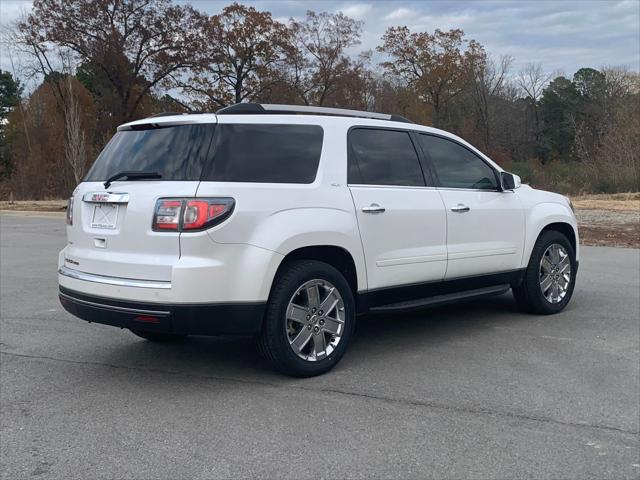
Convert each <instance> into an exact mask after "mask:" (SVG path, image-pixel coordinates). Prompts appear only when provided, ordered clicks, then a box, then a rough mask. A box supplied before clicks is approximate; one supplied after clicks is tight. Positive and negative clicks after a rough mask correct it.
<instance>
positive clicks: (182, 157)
mask: <svg viewBox="0 0 640 480" xmlns="http://www.w3.org/2000/svg"><path fill="white" fill-rule="evenodd" d="M214 129H215V124H207V123H198V124H192V125H175V126H168V127H162V128H151V129H145V130H123V131H119V132H117V133H116V134H115V135H114V136H113V138H112V139H111V141H110V142H109V143H108V144H107V146H106V147H105V148H104V150H102V153H100V155H99V156H98V158H97V159H96V161H95V163H94V164H93V166H92V167H91V169H90V170H89V173H88V174H87V176H86V178H85V181H87V182H100V181H105V180H106V179H107V178H109V177H110V176H112V175H114V174H116V173H118V172H122V171H149V172H157V173H159V174H160V175H161V176H162V180H195V181H197V180H200V174H201V173H202V167H203V165H204V163H205V161H206V157H207V151H208V149H209V144H210V143H211V138H212V136H213V131H214Z"/></svg>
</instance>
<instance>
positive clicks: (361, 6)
mask: <svg viewBox="0 0 640 480" xmlns="http://www.w3.org/2000/svg"><path fill="white" fill-rule="evenodd" d="M372 9H373V5H371V4H368V3H355V4H353V5H348V6H346V7H343V8H339V9H338V11H339V12H342V13H344V14H345V15H346V16H347V17H351V18H355V19H356V20H362V18H363V17H364V16H366V15H367V14H368V13H369V12H370V11H371V10H372Z"/></svg>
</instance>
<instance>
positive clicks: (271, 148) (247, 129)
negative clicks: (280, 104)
mask: <svg viewBox="0 0 640 480" xmlns="http://www.w3.org/2000/svg"><path fill="white" fill-rule="evenodd" d="M322 138H323V130H322V128H321V127H319V126H317V125H276V124H271V125H259V124H219V125H218V127H217V131H216V134H215V138H214V142H213V148H212V150H213V158H212V160H211V162H210V167H209V171H208V172H206V173H205V174H204V177H203V180H208V181H216V182H258V183H313V181H314V180H315V178H316V173H317V171H318V164H319V163H320V154H321V153H322Z"/></svg>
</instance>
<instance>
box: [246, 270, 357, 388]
mask: <svg viewBox="0 0 640 480" xmlns="http://www.w3.org/2000/svg"><path fill="white" fill-rule="evenodd" d="M354 325H355V302H354V300H353V293H352V291H351V288H350V287H349V284H348V283H347V281H346V280H345V278H344V276H343V275H342V274H341V273H340V272H339V271H338V270H336V269H335V268H334V267H332V266H331V265H328V264H326V263H323V262H318V261H315V260H301V261H296V262H293V263H291V264H290V265H288V266H287V267H286V270H285V271H284V272H283V273H282V274H281V275H279V276H278V278H277V279H276V280H275V283H274V285H273V288H272V291H271V295H270V296H269V302H268V304H267V311H266V314H265V321H264V326H263V331H262V334H261V336H260V339H259V345H260V350H261V351H262V353H263V355H264V356H265V357H266V358H267V360H269V362H270V363H271V364H272V365H273V366H274V367H275V368H276V369H277V370H279V371H280V372H282V373H284V374H287V375H291V376H296V377H312V376H315V375H320V374H322V373H325V372H327V371H328V370H330V369H331V368H333V367H334V366H335V365H336V364H337V363H338V361H339V360H340V358H342V355H344V352H345V350H346V349H347V345H348V344H349V341H350V339H351V335H352V334H353V329H354Z"/></svg>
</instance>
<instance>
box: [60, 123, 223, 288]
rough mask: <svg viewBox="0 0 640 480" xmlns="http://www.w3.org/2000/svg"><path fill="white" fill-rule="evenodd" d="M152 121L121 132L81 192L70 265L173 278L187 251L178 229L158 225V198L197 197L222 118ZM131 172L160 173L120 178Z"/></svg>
mask: <svg viewBox="0 0 640 480" xmlns="http://www.w3.org/2000/svg"><path fill="white" fill-rule="evenodd" d="M158 125H161V126H157V125H156V126H153V125H146V126H140V127H137V128H136V129H135V130H124V131H119V132H117V133H116V135H115V136H114V137H113V138H112V139H111V141H110V142H109V144H108V145H107V146H106V147H105V149H104V150H103V152H102V153H101V154H100V156H99V157H98V159H97V160H96V162H95V163H94V165H93V167H92V168H91V170H90V171H89V173H88V174H87V177H86V180H85V181H84V182H83V183H81V184H80V185H79V186H78V187H77V188H76V190H75V192H74V200H73V202H74V212H73V224H72V225H71V226H69V227H68V231H67V235H68V241H69V244H68V247H67V249H66V253H65V254H66V258H65V266H66V267H67V268H72V269H74V270H79V271H82V272H87V273H95V274H99V275H106V276H114V277H120V278H130V279H144V280H162V281H168V280H170V279H171V268H172V265H173V264H174V263H175V261H176V260H177V259H178V258H179V256H180V242H179V238H180V237H179V235H180V234H179V233H177V232H156V231H153V229H152V221H153V215H154V209H155V205H156V202H157V200H158V199H160V198H166V197H194V196H195V195H196V191H197V188H198V184H199V180H200V175H201V172H202V168H203V165H204V162H205V161H206V157H207V151H208V149H209V146H210V142H211V138H212V135H213V130H214V128H215V124H211V123H208V124H204V123H199V124H189V125H171V124H166V123H164V124H158ZM124 171H137V172H141V171H143V172H149V173H155V174H158V175H160V178H157V179H144V180H143V179H140V180H127V177H125V178H121V179H117V180H114V181H113V182H112V183H111V184H110V185H108V186H107V187H105V184H104V182H105V181H106V180H107V179H108V178H109V177H110V176H112V175H114V174H116V173H118V172H124Z"/></svg>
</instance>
